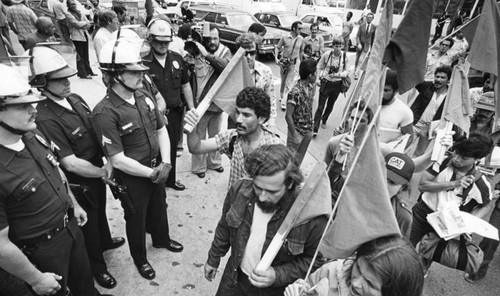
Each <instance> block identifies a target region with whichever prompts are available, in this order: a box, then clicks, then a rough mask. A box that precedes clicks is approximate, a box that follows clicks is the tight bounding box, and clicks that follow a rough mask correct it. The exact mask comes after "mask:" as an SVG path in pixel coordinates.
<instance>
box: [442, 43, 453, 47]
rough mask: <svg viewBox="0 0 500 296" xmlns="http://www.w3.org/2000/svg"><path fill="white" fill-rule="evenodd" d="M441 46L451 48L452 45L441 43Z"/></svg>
mask: <svg viewBox="0 0 500 296" xmlns="http://www.w3.org/2000/svg"><path fill="white" fill-rule="evenodd" d="M441 46H446V47H450V46H451V44H449V43H441Z"/></svg>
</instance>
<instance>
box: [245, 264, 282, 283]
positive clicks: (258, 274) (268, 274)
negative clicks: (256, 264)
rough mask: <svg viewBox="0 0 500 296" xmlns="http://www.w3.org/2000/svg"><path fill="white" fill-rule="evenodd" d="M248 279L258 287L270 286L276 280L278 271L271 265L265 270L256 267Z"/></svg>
mask: <svg viewBox="0 0 500 296" xmlns="http://www.w3.org/2000/svg"><path fill="white" fill-rule="evenodd" d="M248 280H249V281H250V283H251V284H252V285H254V286H255V287H257V288H266V287H270V286H272V285H273V284H274V281H275V280H276V272H275V271H274V268H272V267H269V268H268V269H266V270H264V271H262V270H257V269H254V270H253V272H252V274H251V275H250V276H249V277H248Z"/></svg>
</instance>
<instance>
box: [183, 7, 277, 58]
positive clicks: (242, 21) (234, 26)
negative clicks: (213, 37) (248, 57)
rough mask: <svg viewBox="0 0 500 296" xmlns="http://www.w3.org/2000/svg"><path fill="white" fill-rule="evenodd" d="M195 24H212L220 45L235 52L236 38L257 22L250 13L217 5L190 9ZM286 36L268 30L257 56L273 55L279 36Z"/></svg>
mask: <svg viewBox="0 0 500 296" xmlns="http://www.w3.org/2000/svg"><path fill="white" fill-rule="evenodd" d="M190 9H191V10H192V11H193V14H194V21H195V22H209V23H214V24H215V25H216V26H217V27H218V28H219V31H220V34H219V38H220V41H221V43H222V44H224V45H226V46H227V47H229V49H230V50H231V51H232V52H236V49H237V48H236V38H238V36H240V35H241V34H243V33H245V32H247V31H248V28H249V27H250V25H251V24H253V23H258V22H259V21H258V20H257V19H256V18H255V17H254V16H253V15H251V14H250V13H248V12H245V11H241V10H238V9H234V8H231V7H228V6H219V5H210V6H206V5H197V6H192V7H191V8H190ZM283 34H286V33H285V32H284V31H282V30H278V29H275V28H269V29H268V30H267V33H266V36H265V37H264V40H263V42H262V44H260V45H259V54H274V48H275V45H276V44H277V43H278V42H279V40H280V38H281V36H283Z"/></svg>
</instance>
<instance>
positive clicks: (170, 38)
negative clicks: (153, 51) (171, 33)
mask: <svg viewBox="0 0 500 296" xmlns="http://www.w3.org/2000/svg"><path fill="white" fill-rule="evenodd" d="M153 39H154V40H158V41H163V42H172V37H167V36H155V37H154V38H153Z"/></svg>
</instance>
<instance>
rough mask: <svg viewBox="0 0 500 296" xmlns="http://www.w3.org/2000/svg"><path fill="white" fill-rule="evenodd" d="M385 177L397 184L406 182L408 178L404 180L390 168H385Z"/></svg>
mask: <svg viewBox="0 0 500 296" xmlns="http://www.w3.org/2000/svg"><path fill="white" fill-rule="evenodd" d="M387 179H389V180H391V181H392V182H394V183H396V184H399V185H405V184H408V180H406V179H405V178H403V177H401V176H400V175H398V174H396V173H395V172H393V171H391V170H387Z"/></svg>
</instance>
